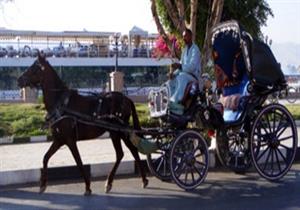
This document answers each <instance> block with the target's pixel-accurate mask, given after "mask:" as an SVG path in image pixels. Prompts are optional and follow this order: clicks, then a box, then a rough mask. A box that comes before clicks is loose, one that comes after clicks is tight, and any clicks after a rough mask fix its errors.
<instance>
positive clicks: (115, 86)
mask: <svg viewBox="0 0 300 210" xmlns="http://www.w3.org/2000/svg"><path fill="white" fill-rule="evenodd" d="M119 38H120V33H115V34H114V36H113V41H112V42H114V44H113V46H114V48H113V49H114V52H115V56H116V57H115V58H116V60H115V70H114V71H113V72H111V73H110V83H109V86H110V91H118V92H122V91H123V87H124V80H123V77H124V74H123V72H121V71H118V65H119V63H118V57H119Z"/></svg>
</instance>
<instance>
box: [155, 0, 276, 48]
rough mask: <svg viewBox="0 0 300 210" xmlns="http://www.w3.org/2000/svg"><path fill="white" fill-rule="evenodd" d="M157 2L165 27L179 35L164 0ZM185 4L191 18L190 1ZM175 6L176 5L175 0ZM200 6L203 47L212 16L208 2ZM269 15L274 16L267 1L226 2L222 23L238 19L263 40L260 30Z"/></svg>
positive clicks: (201, 0)
mask: <svg viewBox="0 0 300 210" xmlns="http://www.w3.org/2000/svg"><path fill="white" fill-rule="evenodd" d="M156 2H157V11H158V15H159V17H160V20H161V23H162V24H163V26H164V27H165V29H166V30H167V31H168V32H170V33H172V34H175V35H178V32H177V31H176V29H175V28H176V26H174V25H173V24H172V21H171V20H170V18H169V17H168V14H167V9H166V7H165V6H164V4H163V0H157V1H156ZM184 2H185V8H186V10H185V17H190V6H189V2H190V1H189V0H185V1H184ZM173 4H175V2H174V0H173ZM198 5H199V6H198V17H197V27H196V28H197V29H196V30H197V31H196V43H197V44H198V45H199V46H203V43H204V39H205V33H206V23H207V18H208V16H209V14H210V6H211V5H210V4H209V1H207V0H199V2H198ZM269 15H271V16H273V13H272V10H271V9H270V7H269V5H268V3H267V2H266V0H251V1H236V0H225V1H224V8H223V14H222V21H226V20H231V19H236V20H238V21H239V22H240V23H241V25H242V26H243V27H244V28H245V30H246V31H248V32H249V33H250V34H251V35H252V36H253V37H256V38H262V32H261V30H260V28H261V26H263V25H265V24H266V21H267V17H268V16H269Z"/></svg>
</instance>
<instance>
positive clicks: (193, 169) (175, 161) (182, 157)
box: [170, 130, 209, 190]
mask: <svg viewBox="0 0 300 210" xmlns="http://www.w3.org/2000/svg"><path fill="white" fill-rule="evenodd" d="M208 156H209V153H208V147H207V144H206V141H205V140H204V138H203V137H202V136H201V135H200V134H199V133H198V132H196V131H193V130H187V131H185V132H183V133H182V134H180V135H179V136H178V137H177V138H176V140H175V141H174V143H173V144H172V148H171V152H170V166H171V167H170V169H171V174H172V177H173V180H174V181H175V182H176V184H177V185H178V186H179V187H181V188H183V189H185V190H192V189H194V188H196V187H197V186H199V185H200V184H201V183H202V182H203V181H204V180H205V177H206V175H207V171H208V163H209V160H208V158H209V157H208Z"/></svg>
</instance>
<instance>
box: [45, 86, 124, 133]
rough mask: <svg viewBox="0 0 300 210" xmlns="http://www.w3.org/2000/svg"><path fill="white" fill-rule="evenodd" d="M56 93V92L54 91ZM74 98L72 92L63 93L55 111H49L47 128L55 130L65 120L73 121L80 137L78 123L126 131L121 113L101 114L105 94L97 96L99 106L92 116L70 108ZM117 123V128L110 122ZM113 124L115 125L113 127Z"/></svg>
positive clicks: (54, 108) (46, 118)
mask: <svg viewBox="0 0 300 210" xmlns="http://www.w3.org/2000/svg"><path fill="white" fill-rule="evenodd" d="M54 91H55V90H54ZM71 96H72V91H70V90H66V91H64V92H63V93H62V95H61V97H60V98H59V100H58V101H57V103H56V104H55V105H54V107H53V109H52V110H51V111H49V112H48V113H47V115H46V117H45V121H46V122H45V127H50V128H54V127H55V125H56V124H57V123H59V122H60V121H61V120H64V119H72V120H73V123H74V124H73V127H74V128H76V135H77V137H78V122H80V123H84V124H88V125H94V126H98V127H103V128H105V129H108V130H115V131H121V130H123V129H124V125H126V124H125V123H124V121H123V120H122V119H121V118H120V117H121V116H122V114H121V113H114V114H101V110H102V107H103V102H104V100H105V95H104V94H97V101H98V104H97V106H96V108H95V109H94V111H93V112H92V114H83V113H81V112H78V111H74V110H72V109H70V108H68V105H69V102H70V98H71ZM111 120H113V121H117V123H118V125H121V127H119V126H117V125H116V124H115V123H114V124H113V123H110V122H109V121H111ZM112 124H113V125H112ZM57 131H58V130H57Z"/></svg>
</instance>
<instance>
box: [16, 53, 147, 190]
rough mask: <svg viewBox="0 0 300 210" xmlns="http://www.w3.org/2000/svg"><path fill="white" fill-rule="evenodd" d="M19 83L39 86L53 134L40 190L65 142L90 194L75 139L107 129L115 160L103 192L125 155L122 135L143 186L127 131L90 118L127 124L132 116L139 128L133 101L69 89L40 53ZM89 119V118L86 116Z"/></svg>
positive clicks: (124, 97) (134, 150) (90, 136)
mask: <svg viewBox="0 0 300 210" xmlns="http://www.w3.org/2000/svg"><path fill="white" fill-rule="evenodd" d="M18 85H19V86H20V87H21V88H22V87H27V86H30V87H34V88H41V89H42V91H43V100H44V104H45V109H46V110H47V117H46V120H47V122H48V123H49V127H50V129H51V133H52V136H53V143H52V145H51V146H50V148H49V150H48V151H47V153H46V154H45V156H44V159H43V169H42V173H41V182H40V192H44V191H45V189H46V186H47V165H48V161H49V159H50V158H51V156H52V155H53V154H54V153H55V152H56V151H57V150H58V149H59V148H60V147H61V146H62V145H64V144H66V145H67V146H68V147H69V149H70V150H71V152H72V155H73V157H74V159H75V161H76V164H77V167H78V168H79V170H80V172H81V174H82V176H83V178H84V181H85V185H86V189H85V190H86V191H85V195H89V194H91V192H92V191H91V189H90V177H89V176H88V175H87V174H86V173H85V171H84V168H83V163H82V160H81V157H80V154H79V151H78V148H77V144H76V141H78V140H84V139H92V138H96V137H98V136H101V135H102V134H103V133H104V132H105V131H109V133H110V137H111V139H112V142H113V146H114V148H115V151H116V158H117V160H116V162H115V164H114V166H113V168H112V170H111V172H110V173H109V175H108V177H107V182H106V186H105V187H106V189H105V191H106V192H109V191H110V190H111V188H112V182H113V178H114V175H115V172H116V170H117V168H118V166H119V164H120V162H121V159H122V158H123V156H124V153H123V150H122V146H121V139H123V141H124V143H125V145H126V146H127V147H128V148H129V150H130V152H131V153H132V155H133V157H134V159H135V160H136V162H137V166H138V168H139V170H140V172H141V176H142V181H143V187H146V186H147V184H148V180H147V179H146V175H145V171H144V169H143V168H142V166H141V161H140V157H139V154H138V150H137V148H136V147H135V146H134V145H133V144H132V142H131V141H130V137H129V134H128V132H126V131H122V130H121V131H120V130H119V131H117V130H113V129H112V130H111V129H107V128H105V127H103V126H102V127H101V126H99V125H97V124H94V123H90V122H93V120H92V119H98V120H99V119H104V120H106V121H108V122H110V123H115V124H116V125H122V126H128V125H129V119H130V116H132V119H133V127H134V129H140V124H139V120H138V116H137V113H136V109H135V106H134V103H133V102H132V101H131V100H130V99H129V98H127V97H126V96H124V95H123V94H121V93H118V92H109V93H103V94H99V95H89V96H83V95H80V94H78V92H77V91H76V90H71V89H69V88H68V87H67V86H66V85H65V84H64V83H63V81H62V80H61V79H60V78H59V77H58V75H57V74H56V72H55V70H54V69H53V67H52V66H51V65H50V64H49V62H48V61H47V60H46V59H45V57H44V56H42V55H41V54H39V55H38V58H37V60H36V61H35V62H34V63H33V64H32V65H31V66H30V67H29V68H28V69H27V70H26V71H25V72H24V73H23V74H22V75H21V76H20V78H19V79H18ZM87 118H88V119H90V120H87Z"/></svg>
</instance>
